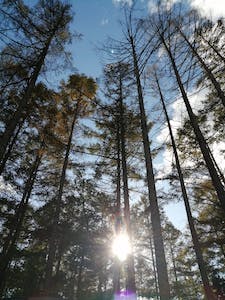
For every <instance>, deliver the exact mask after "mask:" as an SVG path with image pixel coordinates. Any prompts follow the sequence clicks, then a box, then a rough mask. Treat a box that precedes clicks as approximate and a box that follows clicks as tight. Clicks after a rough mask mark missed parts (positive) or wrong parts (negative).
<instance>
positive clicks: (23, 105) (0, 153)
mask: <svg viewBox="0 0 225 300" xmlns="http://www.w3.org/2000/svg"><path fill="white" fill-rule="evenodd" d="M52 38H53V36H52V37H51V38H49V39H48V41H47V42H46V45H45V47H44V48H43V50H42V52H41V54H40V56H39V59H38V61H37V64H36V67H35V69H34V72H33V74H32V75H31V78H30V81H29V83H28V86H27V88H26V90H25V92H24V95H23V97H22V99H21V102H20V103H19V107H18V108H17V110H16V111H15V113H14V115H13V116H12V118H11V119H10V120H9V122H8V124H7V125H6V129H5V132H4V134H3V136H2V141H1V145H0V161H2V159H3V157H4V155H5V153H6V149H7V146H8V144H9V143H10V140H11V138H12V136H13V134H14V131H15V129H16V127H17V125H18V123H19V122H20V120H21V118H23V114H24V112H25V111H26V110H27V105H28V103H29V101H30V99H31V97H32V93H33V90H34V87H35V84H36V81H37V78H38V76H39V74H40V71H41V68H42V66H43V64H44V61H45V57H46V55H47V53H48V49H49V46H50V43H51V40H52Z"/></svg>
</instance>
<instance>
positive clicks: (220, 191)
mask: <svg viewBox="0 0 225 300" xmlns="http://www.w3.org/2000/svg"><path fill="white" fill-rule="evenodd" d="M160 37H161V40H162V42H163V44H164V47H165V49H166V51H167V53H168V56H169V58H170V60H171V64H172V67H173V70H174V73H175V76H176V79H177V83H178V86H179V88H180V91H181V94H182V97H183V100H184V103H185V106H186V108H187V112H188V115H189V118H190V121H191V125H192V127H193V130H194V133H195V135H196V139H197V141H198V143H199V147H200V149H201V152H202V155H203V157H204V160H205V163H206V167H207V169H208V171H209V174H210V176H211V180H212V183H213V185H214V188H215V190H216V193H217V196H218V199H219V201H220V204H221V207H222V208H223V209H224V210H225V189H224V186H223V185H222V183H221V180H220V178H219V176H218V173H217V170H216V168H215V165H214V163H213V160H212V158H211V154H210V152H209V148H208V145H207V143H206V140H205V138H204V136H203V134H202V132H201V130H200V127H199V125H198V122H197V120H196V116H195V115H194V113H193V110H192V108H191V105H190V102H189V99H188V97H187V93H186V91H185V89H184V86H183V84H182V80H181V77H180V74H179V72H178V69H177V66H176V63H175V60H174V58H173V55H172V53H171V51H170V49H169V47H168V45H167V44H166V42H165V39H164V37H163V36H162V35H161V36H160Z"/></svg>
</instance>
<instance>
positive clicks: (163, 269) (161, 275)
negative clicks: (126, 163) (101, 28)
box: [130, 36, 170, 300]
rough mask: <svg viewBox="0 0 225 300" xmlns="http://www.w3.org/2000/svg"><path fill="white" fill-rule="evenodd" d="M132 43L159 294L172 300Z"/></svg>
mask: <svg viewBox="0 0 225 300" xmlns="http://www.w3.org/2000/svg"><path fill="white" fill-rule="evenodd" d="M130 43H131V46H132V53H133V65H134V75H135V77H136V84H137V91H138V101H139V107H140V114H141V129H142V139H143V146H144V154H145V164H146V173H147V185H148V194H149V195H148V196H149V202H150V207H151V222H152V231H153V240H154V247H155V255H156V267H157V272H158V285H159V294H160V299H161V300H168V299H170V288H169V280H168V273H167V265H166V258H165V251H164V245H163V238H162V231H161V222H160V213H159V206H158V201H157V196H156V188H155V179H154V172H153V165H152V157H151V151H150V142H149V137H148V127H147V121H146V115H145V108H144V99H143V94H142V86H141V81H140V72H139V68H138V60H137V55H136V49H135V45H134V41H133V38H132V36H131V37H130Z"/></svg>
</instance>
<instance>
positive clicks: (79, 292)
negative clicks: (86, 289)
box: [76, 254, 84, 300]
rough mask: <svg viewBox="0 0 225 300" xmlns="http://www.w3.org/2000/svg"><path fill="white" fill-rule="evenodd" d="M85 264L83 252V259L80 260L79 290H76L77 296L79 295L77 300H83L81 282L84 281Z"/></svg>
mask: <svg viewBox="0 0 225 300" xmlns="http://www.w3.org/2000/svg"><path fill="white" fill-rule="evenodd" d="M83 264H84V255H83V254H82V256H81V261H80V266H79V270H78V277H77V291H76V296H77V298H76V299H77V300H82V298H81V296H82V295H81V292H82V289H81V282H82V271H83Z"/></svg>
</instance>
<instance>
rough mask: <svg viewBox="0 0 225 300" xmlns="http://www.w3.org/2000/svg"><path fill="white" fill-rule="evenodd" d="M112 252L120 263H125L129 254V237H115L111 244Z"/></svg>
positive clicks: (121, 235) (119, 235) (120, 234)
mask: <svg viewBox="0 0 225 300" xmlns="http://www.w3.org/2000/svg"><path fill="white" fill-rule="evenodd" d="M112 252H113V254H114V255H115V256H117V257H118V259H119V260H120V261H125V260H126V258H127V256H128V255H129V254H130V252H131V246H130V241H129V237H128V235H127V234H126V233H119V234H118V235H116V236H115V238H114V240H113V244H112Z"/></svg>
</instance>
